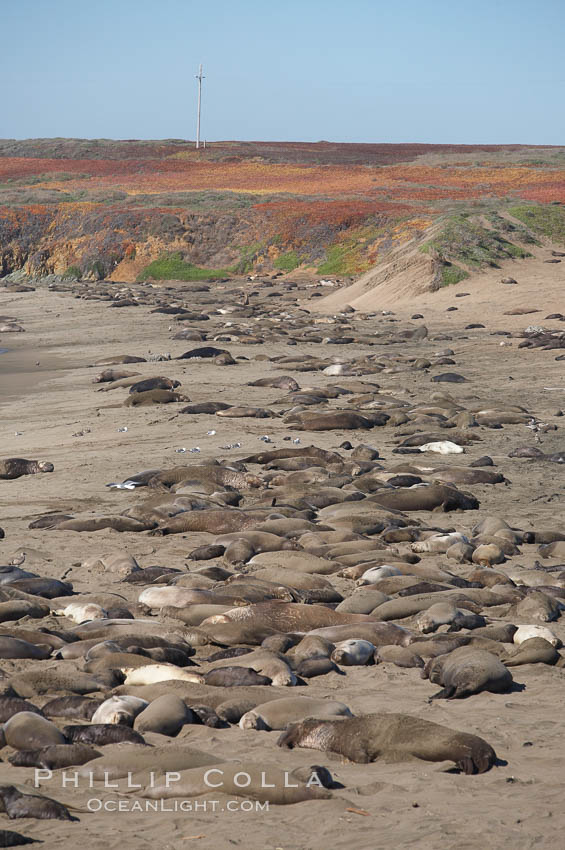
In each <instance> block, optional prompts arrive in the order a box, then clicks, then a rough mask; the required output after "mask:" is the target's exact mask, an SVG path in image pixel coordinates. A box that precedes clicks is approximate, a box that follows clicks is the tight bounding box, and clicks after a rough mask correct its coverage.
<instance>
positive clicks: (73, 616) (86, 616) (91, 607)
mask: <svg viewBox="0 0 565 850" xmlns="http://www.w3.org/2000/svg"><path fill="white" fill-rule="evenodd" d="M54 614H55V615H56V616H57V617H67V619H69V620H72V621H73V623H78V624H79V625H80V623H87V622H90V620H103V619H105V618H106V617H107V616H108V613H107V612H106V611H105V610H104V608H102V607H101V606H100V605H96V603H94V602H70V603H69V604H68V605H67V606H66V607H65V608H63V609H58V610H57V611H54Z"/></svg>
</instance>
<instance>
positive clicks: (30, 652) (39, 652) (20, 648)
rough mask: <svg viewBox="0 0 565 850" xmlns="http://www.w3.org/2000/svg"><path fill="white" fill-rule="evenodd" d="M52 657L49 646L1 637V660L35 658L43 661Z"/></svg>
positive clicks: (5, 636)
mask: <svg viewBox="0 0 565 850" xmlns="http://www.w3.org/2000/svg"><path fill="white" fill-rule="evenodd" d="M50 655H51V647H50V646H48V645H47V644H35V643H28V641H27V640H20V639H19V638H15V637H10V636H9V635H0V658H35V659H37V660H43V659H45V658H49V656H50Z"/></svg>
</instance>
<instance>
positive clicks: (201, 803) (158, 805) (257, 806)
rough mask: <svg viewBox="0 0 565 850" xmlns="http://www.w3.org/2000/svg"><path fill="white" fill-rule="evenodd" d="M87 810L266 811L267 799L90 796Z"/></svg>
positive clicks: (202, 812)
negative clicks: (175, 798) (143, 798)
mask: <svg viewBox="0 0 565 850" xmlns="http://www.w3.org/2000/svg"><path fill="white" fill-rule="evenodd" d="M86 807H87V809H88V811H89V812H158V813H162V812H172V813H173V814H174V813H175V812H192V813H193V814H197V813H200V814H214V813H219V812H268V811H269V801H268V800H264V801H263V802H261V801H260V800H227V801H223V802H220V800H164V799H163V798H161V799H159V800H126V799H115V798H111V799H109V800H101V799H100V798H99V797H92V798H91V799H90V800H88V801H87V803H86Z"/></svg>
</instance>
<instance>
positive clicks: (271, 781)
mask: <svg viewBox="0 0 565 850" xmlns="http://www.w3.org/2000/svg"><path fill="white" fill-rule="evenodd" d="M211 791H215V792H216V793H221V794H227V795H229V796H230V797H245V798H247V799H249V800H259V801H263V802H269V803H272V804H273V805H278V806H284V805H292V804H294V803H303V802H305V801H307V800H328V799H330V797H331V796H332V792H331V791H330V790H328V789H327V788H324V787H322V783H321V782H320V780H319V779H315V780H313V781H311V782H309V783H306V784H304V783H303V782H300V781H297V780H296V779H292V777H291V776H289V774H288V772H286V773H285V772H284V771H283V770H281V769H280V768H279V767H275V766H274V765H269V764H253V763H251V762H247V761H243V762H223V763H220V764H217V765H214V766H213V767H199V768H194V769H192V770H183V771H181V773H180V778H179V781H178V782H165V783H163V784H157V785H155V786H152V785H149V786H148V787H147V788H146V789H145V790H144V791H143V792H141V793H142V796H143V797H148V798H150V799H157V800H161V799H168V798H170V797H198V796H200V795H201V794H209V793H210V792H211Z"/></svg>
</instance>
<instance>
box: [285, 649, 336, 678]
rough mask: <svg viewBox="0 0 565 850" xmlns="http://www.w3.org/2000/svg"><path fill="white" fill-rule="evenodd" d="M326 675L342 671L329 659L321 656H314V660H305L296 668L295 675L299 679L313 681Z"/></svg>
mask: <svg viewBox="0 0 565 850" xmlns="http://www.w3.org/2000/svg"><path fill="white" fill-rule="evenodd" d="M326 673H339V674H340V675H342V671H341V670H340V669H339V667H338V666H337V665H336V663H335V661H332V660H331V658H325V657H324V656H322V655H317V656H314V658H305V659H304V660H303V661H301V662H300V664H298V666H297V667H296V675H297V676H298V677H299V678H300V679H314V678H315V677H316V676H325V675H326Z"/></svg>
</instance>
